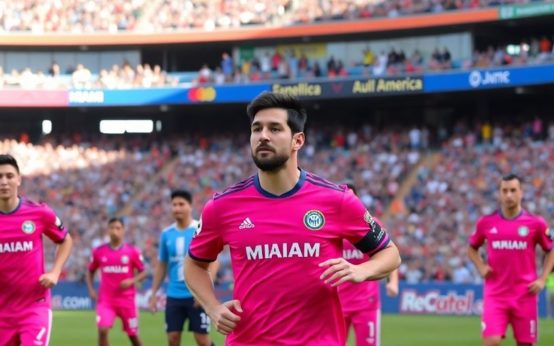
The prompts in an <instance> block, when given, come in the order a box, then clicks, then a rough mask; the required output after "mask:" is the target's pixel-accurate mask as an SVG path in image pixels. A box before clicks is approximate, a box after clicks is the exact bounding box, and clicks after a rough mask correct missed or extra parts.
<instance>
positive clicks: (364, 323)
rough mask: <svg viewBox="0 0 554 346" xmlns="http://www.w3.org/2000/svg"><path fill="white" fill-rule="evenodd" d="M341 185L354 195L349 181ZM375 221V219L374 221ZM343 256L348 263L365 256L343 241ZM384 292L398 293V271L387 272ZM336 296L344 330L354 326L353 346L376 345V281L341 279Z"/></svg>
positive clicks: (378, 325) (378, 319) (378, 340)
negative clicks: (348, 280)
mask: <svg viewBox="0 0 554 346" xmlns="http://www.w3.org/2000/svg"><path fill="white" fill-rule="evenodd" d="M345 185H346V186H347V187H348V188H349V189H350V190H351V191H352V192H353V193H354V194H355V195H356V196H357V195H358V194H357V192H356V188H355V186H354V185H353V184H352V183H351V182H346V183H345ZM376 222H379V221H378V220H376ZM343 257H344V258H345V259H346V260H347V261H349V262H350V263H352V264H361V263H363V262H365V261H367V260H369V257H368V255H367V254H364V253H363V252H361V251H360V250H358V249H356V248H355V247H354V245H352V243H350V242H349V241H347V240H344V241H343ZM386 290H387V295H389V296H391V297H396V296H397V295H398V270H397V269H395V270H393V271H392V272H391V274H390V276H389V278H388V280H387V284H386ZM339 298H340V302H341V306H342V312H343V314H344V322H345V324H346V331H347V332H348V330H350V326H353V327H354V333H355V334H356V345H357V346H367V345H369V346H379V345H380V344H381V333H380V330H381V310H380V308H381V297H380V292H379V281H364V282H361V283H352V282H345V283H344V284H342V285H340V286H339Z"/></svg>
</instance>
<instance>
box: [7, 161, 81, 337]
mask: <svg viewBox="0 0 554 346" xmlns="http://www.w3.org/2000/svg"><path fill="white" fill-rule="evenodd" d="M20 185H21V174H20V172H19V166H18V164H17V161H16V160H15V159H14V158H13V157H12V156H11V155H4V154H2V155H0V287H1V288H0V345H2V346H17V345H23V346H46V345H48V343H49V339H50V332H51V328H52V310H51V309H50V288H52V287H53V286H54V285H56V284H57V283H58V279H59V277H60V273H61V271H62V268H63V265H64V263H65V261H66V260H67V258H68V257H69V254H70V252H71V247H72V241H71V237H70V235H69V233H67V231H66V230H65V229H64V227H63V224H62V222H61V220H60V219H59V218H58V217H57V216H56V214H55V213H54V212H53V211H52V209H50V208H49V207H48V206H47V205H46V204H39V203H35V202H32V201H30V200H27V199H25V198H23V197H20V196H19V195H18V190H19V186H20ZM43 234H44V235H46V236H47V237H48V238H50V239H51V240H52V241H53V242H55V243H57V244H58V248H57V251H56V256H55V259H54V265H53V267H52V270H51V271H49V272H47V273H45V272H44V251H43V244H42V235H43Z"/></svg>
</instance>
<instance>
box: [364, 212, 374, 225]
mask: <svg viewBox="0 0 554 346" xmlns="http://www.w3.org/2000/svg"><path fill="white" fill-rule="evenodd" d="M364 221H365V222H366V223H367V224H369V225H371V224H372V223H373V222H374V220H373V216H371V214H370V213H369V211H368V210H366V211H365V213H364Z"/></svg>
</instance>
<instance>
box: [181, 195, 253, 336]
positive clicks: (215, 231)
mask: <svg viewBox="0 0 554 346" xmlns="http://www.w3.org/2000/svg"><path fill="white" fill-rule="evenodd" d="M214 209H215V205H214V201H213V200H210V201H208V203H206V205H205V206H204V209H203V210H202V217H201V219H200V226H199V227H198V230H197V233H196V235H195V237H194V238H193V239H192V243H191V244H190V247H189V256H187V258H186V259H185V269H184V270H185V281H186V283H187V286H188V287H189V289H190V291H191V292H192V294H193V295H194V298H195V299H196V301H197V302H199V303H200V305H202V307H203V308H204V310H205V311H206V313H207V314H208V316H210V319H211V320H212V322H213V323H214V325H215V327H216V329H217V331H218V332H220V333H221V334H223V335H227V334H229V333H231V332H232V331H233V330H234V329H235V327H236V326H237V323H239V321H240V316H238V314H240V313H242V307H241V305H240V302H239V301H238V300H231V301H228V302H225V303H220V302H219V300H218V299H217V297H216V295H215V290H214V286H213V276H212V275H214V274H215V273H214V271H213V267H212V266H213V264H212V263H213V262H216V261H217V256H218V255H219V253H220V252H221V250H223V239H222V231H221V229H222V227H220V226H219V225H218V224H217V223H218V220H220V218H221V216H220V215H218V214H217V213H216V212H215V210H214ZM210 270H211V272H210Z"/></svg>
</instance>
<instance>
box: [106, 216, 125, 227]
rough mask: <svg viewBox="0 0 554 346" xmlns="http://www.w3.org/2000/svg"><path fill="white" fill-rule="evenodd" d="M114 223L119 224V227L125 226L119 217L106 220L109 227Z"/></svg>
mask: <svg viewBox="0 0 554 346" xmlns="http://www.w3.org/2000/svg"><path fill="white" fill-rule="evenodd" d="M114 222H119V223H120V224H121V226H125V222H123V219H122V218H120V217H112V218H111V219H109V220H108V225H111V224H112V223H114Z"/></svg>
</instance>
